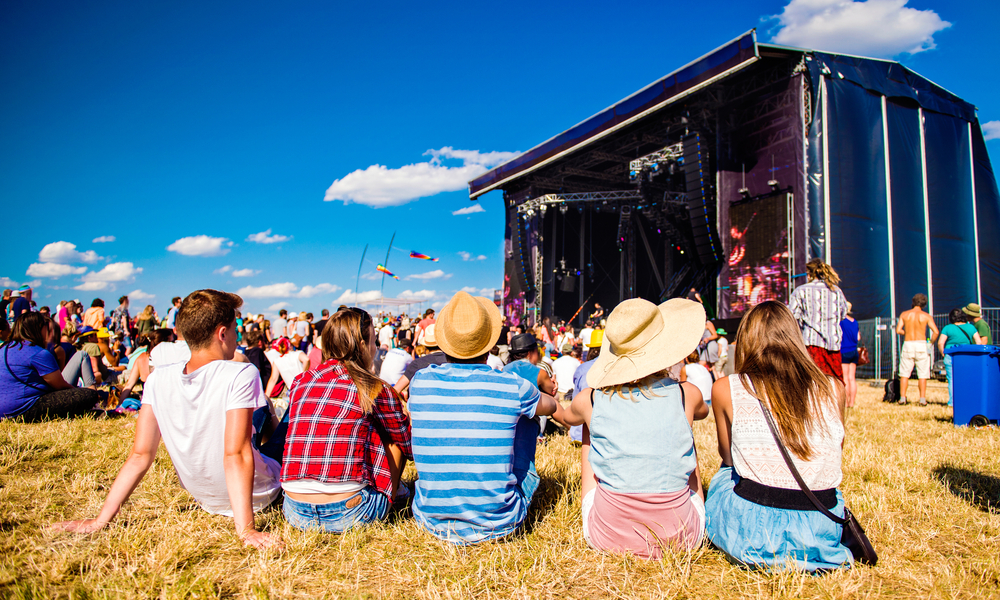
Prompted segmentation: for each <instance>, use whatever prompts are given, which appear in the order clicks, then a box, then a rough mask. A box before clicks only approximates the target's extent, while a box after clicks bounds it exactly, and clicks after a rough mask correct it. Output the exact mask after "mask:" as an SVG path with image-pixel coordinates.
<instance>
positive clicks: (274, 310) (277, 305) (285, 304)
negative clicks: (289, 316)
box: [267, 302, 291, 317]
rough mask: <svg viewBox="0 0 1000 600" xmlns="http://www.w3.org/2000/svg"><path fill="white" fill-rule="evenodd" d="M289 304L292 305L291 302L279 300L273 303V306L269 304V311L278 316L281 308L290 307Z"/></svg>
mask: <svg viewBox="0 0 1000 600" xmlns="http://www.w3.org/2000/svg"><path fill="white" fill-rule="evenodd" d="M289 306H291V304H289V303H288V302H277V303H275V304H272V305H271V306H268V307H267V312H269V313H270V314H271V315H272V316H275V317H276V316H278V311H279V310H281V309H283V308H288V307H289Z"/></svg>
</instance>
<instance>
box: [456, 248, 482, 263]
mask: <svg viewBox="0 0 1000 600" xmlns="http://www.w3.org/2000/svg"><path fill="white" fill-rule="evenodd" d="M458 255H459V256H461V257H462V260H464V261H470V260H486V255H485V254H480V255H478V256H476V255H475V254H472V253H471V252H466V251H464V250H463V251H461V252H459V253H458Z"/></svg>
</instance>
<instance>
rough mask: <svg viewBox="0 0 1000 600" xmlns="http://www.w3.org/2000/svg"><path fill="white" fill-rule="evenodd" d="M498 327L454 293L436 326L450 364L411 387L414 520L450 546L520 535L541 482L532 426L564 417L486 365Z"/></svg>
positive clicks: (481, 305) (485, 307)
mask: <svg viewBox="0 0 1000 600" xmlns="http://www.w3.org/2000/svg"><path fill="white" fill-rule="evenodd" d="M501 328H502V325H501V318H500V309H499V308H497V306H496V305H495V304H493V301H492V300H489V299H487V298H483V297H472V296H470V295H469V294H467V293H465V292H458V293H457V294H455V295H454V296H453V297H452V298H451V300H450V301H449V302H448V304H447V305H445V307H444V308H443V309H441V314H440V317H439V318H438V320H437V323H436V331H435V333H436V336H437V343H438V345H439V346H440V347H441V349H442V350H443V351H444V353H445V355H446V356H447V360H448V362H447V363H445V364H441V365H435V366H432V367H428V368H426V369H424V370H422V371H420V372H419V373H417V374H416V375H415V376H414V377H413V380H412V382H411V383H410V402H409V410H410V420H411V424H412V432H413V440H412V448H413V462H414V464H415V465H416V467H417V473H418V474H419V479H418V480H417V482H416V492H415V496H414V500H413V516H414V518H415V519H416V521H417V524H418V525H419V526H420V527H421V528H422V529H424V530H426V531H428V532H429V533H431V534H432V535H434V536H435V537H437V538H439V539H442V540H445V541H448V542H452V543H455V544H474V543H477V542H481V541H484V540H489V539H495V538H500V537H503V536H506V535H508V534H510V533H513V532H514V531H515V530H517V528H518V527H520V525H521V524H522V523H523V522H524V520H525V517H527V514H528V507H529V506H530V504H531V500H532V498H533V496H534V494H535V491H536V490H537V489H538V482H539V479H538V473H537V472H536V471H535V464H534V461H535V443H536V438H537V436H538V432H539V427H538V423H537V422H536V421H534V420H533V419H534V418H535V417H538V416H543V415H555V416H556V418H559V415H560V414H561V409H560V407H559V404H558V403H557V402H556V401H555V398H553V397H552V396H550V395H548V394H542V393H540V392H539V391H538V390H537V389H536V388H535V386H534V385H531V384H530V383H529V382H527V381H525V380H524V379H523V378H521V377H518V376H516V375H514V374H513V373H505V372H503V371H495V370H493V369H491V368H490V367H489V365H487V364H486V356H487V354H489V352H490V350H491V349H492V348H493V347H494V346H495V345H496V343H497V340H498V339H499V337H500V329H501Z"/></svg>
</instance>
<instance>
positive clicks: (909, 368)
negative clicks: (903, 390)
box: [899, 340, 931, 379]
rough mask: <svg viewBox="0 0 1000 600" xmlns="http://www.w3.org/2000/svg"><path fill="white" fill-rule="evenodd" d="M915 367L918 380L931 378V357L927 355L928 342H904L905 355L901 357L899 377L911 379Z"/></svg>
mask: <svg viewBox="0 0 1000 600" xmlns="http://www.w3.org/2000/svg"><path fill="white" fill-rule="evenodd" d="M914 365H916V367H917V378H918V379H930V378H931V357H930V355H929V354H927V342H924V341H921V340H914V341H910V342H903V353H902V355H901V356H900V357H899V376H900V377H902V378H904V379H909V378H910V375H911V374H913V366H914Z"/></svg>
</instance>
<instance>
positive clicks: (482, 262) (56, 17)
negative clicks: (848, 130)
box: [0, 0, 1000, 313]
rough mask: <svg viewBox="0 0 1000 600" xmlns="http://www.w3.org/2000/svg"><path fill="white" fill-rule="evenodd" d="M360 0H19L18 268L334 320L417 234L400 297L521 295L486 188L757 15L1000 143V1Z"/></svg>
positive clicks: (8, 8)
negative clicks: (972, 118) (473, 187)
mask: <svg viewBox="0 0 1000 600" xmlns="http://www.w3.org/2000/svg"><path fill="white" fill-rule="evenodd" d="M338 4H339V3H330V2H295V3H282V4H281V5H276V4H274V3H262V2H239V3H237V2H212V3H189V2H171V3H165V2H161V3H132V2H128V3H126V2H105V3H101V5H100V6H96V5H87V6H85V5H83V4H81V3H70V2H58V3H52V2H44V1H37V0H36V1H32V2H27V1H16V2H5V3H3V5H2V7H0V80H2V81H3V82H4V84H3V88H4V93H3V94H0V140H3V143H2V145H0V205H2V206H3V207H4V208H5V211H4V212H5V214H6V217H7V222H6V223H5V225H6V227H4V232H5V235H4V244H3V246H4V250H3V253H2V254H0V278H2V279H0V283H2V284H3V285H8V286H9V285H11V284H20V283H24V282H28V281H31V282H32V283H33V284H34V285H35V286H36V295H35V298H36V299H37V300H38V301H39V304H50V305H54V304H56V303H57V302H58V300H59V299H61V298H79V299H81V300H83V301H84V303H85V304H89V303H90V300H91V299H92V298H94V297H95V296H97V297H102V298H104V299H105V300H107V301H108V302H109V304H110V303H113V302H114V301H116V300H117V298H118V296H120V295H122V294H131V295H132V296H133V304H145V303H147V302H152V303H153V304H154V305H155V306H156V307H157V308H158V309H160V310H161V312H162V311H163V310H165V308H166V307H167V305H168V303H169V299H170V298H171V297H172V296H175V295H180V296H183V295H184V294H186V293H188V292H190V291H192V290H194V289H197V288H202V287H215V288H220V289H225V290H229V291H238V292H240V293H241V294H242V295H243V296H244V299H245V301H246V306H247V310H249V311H251V312H259V311H269V312H270V311H271V310H276V308H275V307H277V306H287V307H288V308H289V309H294V310H306V311H311V312H316V313H318V312H319V310H320V309H321V308H323V307H330V306H331V305H335V304H337V303H339V302H340V301H348V302H350V301H352V300H353V299H352V298H350V295H351V294H353V290H354V287H355V275H356V273H357V268H358V261H359V260H360V258H361V253H362V249H363V248H364V247H365V245H366V244H369V245H370V246H369V253H368V260H366V262H365V265H364V268H363V269H364V270H363V274H365V276H366V277H367V279H362V281H361V286H360V289H361V291H362V292H368V293H369V295H377V290H378V289H379V283H380V281H379V279H377V278H375V265H376V264H377V263H379V262H382V260H383V259H384V258H385V253H386V249H387V246H388V243H389V239H390V237H391V236H392V234H393V232H396V243H395V247H396V248H398V249H399V250H398V251H397V250H394V251H393V252H392V253H391V256H390V258H389V264H388V266H389V268H390V270H392V271H394V272H395V273H396V274H397V275H399V276H400V278H401V279H400V281H395V280H391V279H387V280H386V282H385V295H386V296H389V297H400V296H404V295H407V296H410V297H414V298H420V299H424V300H426V302H427V303H426V304H425V306H427V305H430V304H437V305H438V306H440V304H441V303H442V302H443V301H445V300H447V298H448V297H450V296H451V294H452V293H454V291H456V290H458V289H462V288H466V289H470V290H471V289H474V290H491V289H493V288H496V287H500V284H501V279H502V271H503V256H502V242H503V240H502V238H503V213H502V205H501V202H502V199H501V197H500V195H499V193H496V192H494V193H491V194H488V195H487V196H485V197H484V198H483V199H482V201H481V202H480V203H479V205H480V208H481V209H482V210H479V211H478V212H468V213H466V214H457V215H456V214H454V213H455V212H456V211H459V210H461V209H467V210H468V209H470V207H472V206H474V205H473V204H471V203H470V202H469V199H468V194H467V192H466V191H465V190H464V189H463V186H464V181H465V180H467V179H468V178H470V175H475V174H478V173H479V172H481V171H482V170H484V169H486V168H488V167H491V166H494V165H495V164H497V162H498V161H500V160H503V159H504V158H505V157H508V156H510V154H509V153H512V152H517V151H524V150H527V149H528V148H530V147H532V146H534V145H535V144H537V143H539V142H541V141H544V140H545V139H547V138H548V137H550V136H552V135H554V134H556V133H558V132H560V131H562V130H564V129H566V128H568V127H569V126H571V125H573V124H575V123H577V122H579V121H581V120H583V119H584V118H586V117H588V116H590V115H591V114H593V113H595V112H597V111H598V110H600V109H602V108H604V107H606V106H608V105H610V104H612V103H614V102H615V101H617V100H619V99H621V98H623V97H625V96H627V95H628V94H630V93H632V92H633V91H635V90H637V89H639V88H640V87H642V86H644V85H646V84H647V83H649V82H651V81H653V80H655V79H657V78H659V77H661V76H663V75H665V74H666V73H668V72H670V71H672V70H674V69H676V68H677V67H679V66H681V65H683V64H685V63H687V62H688V61H690V60H692V59H694V58H696V57H698V56H700V55H702V54H704V53H705V52H708V51H710V50H712V49H713V48H715V47H717V46H719V45H721V44H723V43H724V42H726V41H728V40H730V39H732V38H734V37H736V36H738V35H740V34H741V33H743V32H745V31H746V30H749V29H751V28H753V27H757V28H758V39H760V40H761V41H770V40H772V39H777V40H778V41H782V42H785V43H789V44H790V45H799V46H809V47H818V48H821V49H831V50H839V51H843V52H852V53H858V54H866V55H879V56H885V57H892V58H896V59H897V60H900V61H901V62H903V64H905V65H907V66H908V67H910V68H912V69H914V70H915V71H917V72H918V73H920V74H921V75H923V76H925V77H927V78H929V79H931V80H932V81H935V82H936V83H938V84H939V85H942V86H944V87H945V88H947V89H949V90H951V91H952V92H954V93H956V94H958V95H959V96H961V97H963V98H964V99H966V100H968V101H970V102H972V103H974V104H976V105H977V106H978V107H979V110H980V112H979V116H980V120H981V121H982V122H984V123H987V122H995V123H991V124H990V125H989V126H988V127H986V130H987V133H988V135H989V134H993V135H996V136H997V137H998V138H1000V94H998V93H997V92H998V85H997V83H996V78H995V75H994V74H995V73H996V72H998V70H1000V58H998V50H1000V48H998V44H997V42H996V41H995V39H996V37H995V24H996V23H997V22H998V21H1000V7H998V6H997V4H998V3H996V2H987V1H971V2H962V3H958V2H928V1H919V2H917V1H911V2H908V3H906V2H904V1H903V0H868V1H867V2H851V1H850V0H786V1H784V2H754V3H748V2H735V1H734V2H719V3H713V4H712V7H711V9H710V10H706V6H707V5H706V4H704V3H685V4H681V3H665V2H636V3H630V4H628V5H620V4H613V3H596V2H573V3H568V2H562V3H546V2H537V1H536V2H531V3H517V2H510V3H505V4H502V5H495V4H476V3H461V4H459V3H432V4H426V3H425V4H420V5H417V4H414V3H398V4H394V3H380V4H379V5H378V7H377V9H376V8H372V6H373V5H364V6H363V5H361V4H355V5H351V6H338ZM776 15H778V16H779V17H775V16H776ZM990 40H994V41H992V42H991V41H990ZM987 144H988V147H989V150H990V152H991V153H992V154H993V156H994V157H996V156H997V155H998V153H1000V142H997V141H996V140H993V141H989V142H988V143H987ZM429 151H431V152H429ZM335 182H336V183H335ZM419 196H423V197H419ZM324 198H330V200H328V201H325V200H324ZM345 200H346V202H345ZM112 236H113V238H114V241H96V240H98V239H100V238H102V237H103V238H105V239H107V238H110V237H112ZM255 240H256V241H255ZM168 248H170V249H168ZM410 250H415V251H418V252H422V253H426V254H429V255H431V256H435V257H440V259H441V260H440V261H439V262H435V263H431V262H425V261H418V260H413V259H410V258H408V256H407V253H408V252H409V251H410ZM136 290H139V291H140V293H139V294H135V293H134V292H135V291H136ZM345 292H348V294H347V296H346V297H345ZM142 295H149V296H151V298H138V299H137V298H136V296H142Z"/></svg>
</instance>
